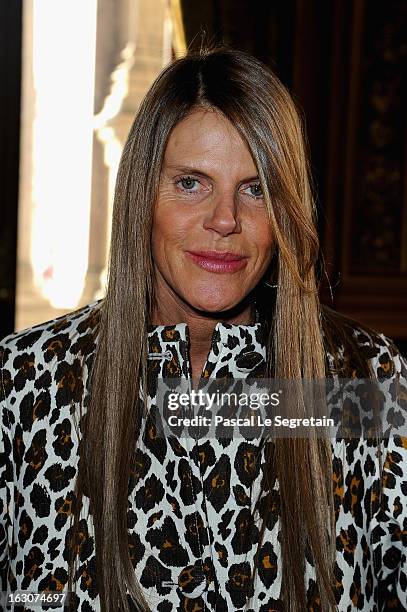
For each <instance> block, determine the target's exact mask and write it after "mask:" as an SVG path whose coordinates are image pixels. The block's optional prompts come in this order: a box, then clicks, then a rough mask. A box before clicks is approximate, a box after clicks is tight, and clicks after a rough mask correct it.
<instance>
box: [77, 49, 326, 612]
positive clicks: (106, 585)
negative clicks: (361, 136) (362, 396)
mask: <svg viewBox="0 0 407 612" xmlns="http://www.w3.org/2000/svg"><path fill="white" fill-rule="evenodd" d="M199 107H205V108H211V109H214V110H216V111H218V112H220V113H222V114H223V115H224V116H225V117H227V118H228V119H229V120H230V121H231V123H232V124H233V125H234V126H235V128H236V129H237V130H238V131H239V133H240V134H241V136H242V137H243V138H244V140H245V142H246V143H247V145H248V147H249V149H250V151H251V153H252V156H253V159H254V161H255V164H256V166H257V169H258V173H259V178H260V181H261V184H262V187H263V192H264V194H265V202H266V205H267V209H268V212H269V218H270V223H271V228H272V232H273V235H274V238H275V245H276V251H275V257H274V259H273V262H274V264H273V265H274V268H273V280H274V281H277V284H278V287H277V289H276V295H275V301H274V302H273V308H272V309H271V306H270V307H269V305H268V304H267V303H264V302H263V303H262V305H261V306H262V310H263V314H264V316H265V319H264V321H265V329H267V334H266V338H265V343H266V349H267V361H266V376H268V377H272V376H275V377H277V378H284V379H285V378H289V379H291V378H295V379H299V378H302V377H305V378H310V379H321V378H324V377H325V375H326V357H325V355H326V353H325V347H324V340H323V323H324V320H325V319H324V317H323V316H322V311H321V306H320V303H319V299H318V293H317V280H316V278H315V263H316V260H317V257H318V252H319V243H318V236H317V232H316V224H315V205H314V198H313V195H312V187H311V183H310V172H309V162H308V153H307V145H306V139H305V134H304V129H303V125H302V121H301V118H300V115H299V112H298V110H297V109H296V106H295V104H294V102H293V100H292V98H291V96H290V95H289V93H288V91H287V90H286V89H285V87H284V86H283V85H282V84H281V82H280V81H279V79H278V78H277V77H276V76H275V75H274V74H273V72H272V71H270V70H269V69H268V68H267V67H266V66H264V65H263V64H262V63H261V62H260V61H258V60H257V59H255V58H254V57H252V56H250V55H248V54H246V53H244V52H242V51H237V50H234V49H231V48H228V47H221V48H215V49H206V50H201V51H200V52H198V53H189V54H188V55H187V56H185V57H183V58H181V59H178V60H176V61H174V62H173V63H172V64H171V65H169V66H168V67H167V68H165V69H164V70H163V71H162V72H161V74H160V75H159V77H158V78H157V79H156V80H155V82H154V83H153V85H152V87H151V88H150V90H149V91H148V93H147V95H146V96H145V98H144V100H143V102H142V104H141V106H140V109H139V111H138V113H137V116H136V117H135V120H134V123H133V125H132V127H131V130H130V133H129V135H128V139H127V142H126V144H125V146H124V150H123V154H122V157H121V161H120V165H119V170H118V175H117V182H116V190H115V197H114V210H113V227H112V238H111V250H110V267H109V278H108V287H107V293H106V297H105V298H104V300H103V304H102V307H101V311H100V323H99V324H98V326H97V330H96V331H97V351H96V358H95V362H94V364H93V367H92V374H91V383H90V402H89V406H88V410H87V413H86V426H84V428H83V438H82V440H81V453H80V462H79V470H78V477H77V482H76V495H77V504H76V510H75V516H74V519H75V524H76V525H77V524H78V514H79V510H80V506H81V500H82V496H83V494H84V493H85V492H86V495H88V497H89V499H90V507H91V511H92V516H93V522H94V529H95V546H96V567H97V582H98V588H99V594H100V599H101V606H102V610H103V611H104V612H110V611H112V610H117V609H119V607H120V609H123V610H126V611H128V610H129V603H128V597H127V595H126V589H128V591H129V593H130V595H131V598H132V599H133V600H134V602H135V604H136V606H137V609H139V610H142V611H148V610H149V607H148V604H147V602H146V600H145V599H144V597H143V594H142V590H141V589H140V586H139V584H138V583H137V580H136V577H135V572H134V567H133V564H132V560H131V557H130V553H129V542H128V529H127V505H128V483H129V478H130V473H131V469H132V461H133V458H134V452H135V448H134V447H135V440H136V439H137V437H136V434H137V432H138V429H139V427H140V424H141V423H142V420H143V418H144V417H145V414H144V407H143V405H142V404H141V403H140V402H139V399H138V395H139V384H140V382H141V383H142V386H143V388H144V389H146V388H147V327H148V325H149V323H150V313H151V311H152V306H153V304H154V282H153V279H154V276H153V262H152V257H151V251H150V236H151V230H152V218H153V207H154V202H155V199H156V195H157V190H158V185H159V180H160V173H161V165H162V161H163V157H164V152H165V148H166V143H167V141H168V137H169V135H170V133H171V130H172V129H173V128H174V126H175V125H176V124H177V123H178V122H179V121H181V120H182V119H183V118H185V117H186V116H187V115H188V114H189V113H191V111H192V110H194V109H196V108H199ZM267 472H268V473H269V475H270V478H271V476H272V473H273V475H275V476H276V477H277V478H278V482H279V495H280V500H281V529H282V537H281V548H282V557H283V592H282V598H283V601H284V604H285V606H286V609H287V610H290V611H291V610H292V611H294V610H295V611H296V612H297V611H298V610H304V609H305V608H306V593H305V585H304V568H305V548H306V546H309V549H308V552H309V553H310V554H311V555H312V558H313V560H314V563H315V567H316V575H317V584H318V590H319V596H320V601H321V604H322V608H323V609H327V610H331V609H334V608H335V599H334V594H333V591H332V584H333V565H334V555H335V551H334V549H335V536H334V511H333V508H334V502H333V492H332V477H333V475H332V452H331V446H330V442H329V439H327V440H323V439H318V440H317V439H315V440H312V439H277V440H276V441H275V446H274V452H273V457H272V458H270V463H269V464H268V467H267ZM327 517H329V520H328V522H327ZM321 525H322V526H326V529H321ZM263 526H264V525H263ZM304 534H306V538H304V537H303V535H304ZM72 574H73V558H72V559H71V562H70V572H69V584H70V585H71V584H72V583H71V581H72ZM70 588H71V586H70Z"/></svg>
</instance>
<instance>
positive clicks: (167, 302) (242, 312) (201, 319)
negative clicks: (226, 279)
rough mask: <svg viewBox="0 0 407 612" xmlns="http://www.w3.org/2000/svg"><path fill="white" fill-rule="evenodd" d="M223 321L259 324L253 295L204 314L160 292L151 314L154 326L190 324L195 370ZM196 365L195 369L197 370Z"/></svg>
mask: <svg viewBox="0 0 407 612" xmlns="http://www.w3.org/2000/svg"><path fill="white" fill-rule="evenodd" d="M219 321H221V322H223V323H231V324H234V325H250V324H253V323H255V307H254V303H253V300H252V299H250V297H249V296H247V298H246V299H245V300H243V301H242V302H241V303H240V304H238V305H237V306H235V307H234V308H232V309H230V310H226V311H222V312H204V311H199V310H196V309H194V308H193V307H191V306H190V305H189V304H187V303H186V302H184V301H183V300H181V299H180V298H179V297H178V296H177V295H175V294H174V293H173V292H170V291H167V290H163V291H158V292H156V299H155V304H154V308H153V310H152V314H151V324H152V325H176V324H177V323H186V324H187V326H188V330H189V338H190V358H191V362H192V367H193V369H195V371H198V372H199V371H200V368H201V365H202V364H203V363H204V362H205V359H206V357H207V355H208V352H209V349H210V344H211V338H212V334H213V330H214V327H215V325H216V323H218V322H219ZM194 366H195V367H194Z"/></svg>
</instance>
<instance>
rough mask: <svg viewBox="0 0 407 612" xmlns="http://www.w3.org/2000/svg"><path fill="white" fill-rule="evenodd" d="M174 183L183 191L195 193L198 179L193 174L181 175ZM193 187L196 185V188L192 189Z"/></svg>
mask: <svg viewBox="0 0 407 612" xmlns="http://www.w3.org/2000/svg"><path fill="white" fill-rule="evenodd" d="M175 184H176V185H177V186H178V187H180V188H181V189H183V190H184V191H189V192H192V193H195V192H196V191H197V188H198V185H199V181H198V179H196V178H194V177H193V176H182V177H180V178H179V179H177V180H176V181H175ZM194 187H196V189H193V188H194Z"/></svg>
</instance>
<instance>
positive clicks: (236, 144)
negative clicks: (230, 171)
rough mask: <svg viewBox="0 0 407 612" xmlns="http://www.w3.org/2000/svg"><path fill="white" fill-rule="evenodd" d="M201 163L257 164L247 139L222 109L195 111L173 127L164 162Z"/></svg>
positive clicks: (250, 165) (252, 165) (251, 165)
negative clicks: (223, 113)
mask: <svg viewBox="0 0 407 612" xmlns="http://www.w3.org/2000/svg"><path fill="white" fill-rule="evenodd" d="M191 161H194V162H195V163H201V164H202V165H204V166H205V165H208V164H212V165H213V164H216V163H222V164H224V163H225V162H227V163H228V164H236V162H238V163H239V165H244V166H246V167H247V166H249V167H251V168H253V167H254V163H253V160H252V156H251V153H250V150H249V148H248V146H247V144H246V142H245V141H244V140H243V139H242V137H241V136H240V134H239V132H238V131H237V129H236V128H235V127H234V126H233V125H232V123H231V122H230V121H229V120H228V119H227V118H226V117H225V116H224V115H222V114H221V113H220V112H217V111H215V110H211V109H205V110H201V109H200V110H196V111H193V112H192V113H191V114H190V115H188V116H187V117H186V118H185V119H183V120H182V121H180V122H179V123H178V124H177V125H176V126H175V127H174V129H173V130H172V132H171V134H170V137H169V139H168V143H167V147H166V150H165V158H164V163H165V164H173V163H179V164H188V163H189V164H190V163H191Z"/></svg>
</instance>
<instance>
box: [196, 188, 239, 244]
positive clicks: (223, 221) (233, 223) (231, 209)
mask: <svg viewBox="0 0 407 612" xmlns="http://www.w3.org/2000/svg"><path fill="white" fill-rule="evenodd" d="M238 213H239V211H238V206H237V201H236V198H235V197H234V194H231V193H220V194H219V196H218V197H217V198H214V200H213V201H212V204H211V208H210V210H208V211H207V214H206V216H205V219H204V223H203V226H204V228H205V229H209V230H213V231H215V232H217V233H219V234H221V235H222V236H227V235H228V234H232V233H239V232H240V220H239V214H238Z"/></svg>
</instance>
